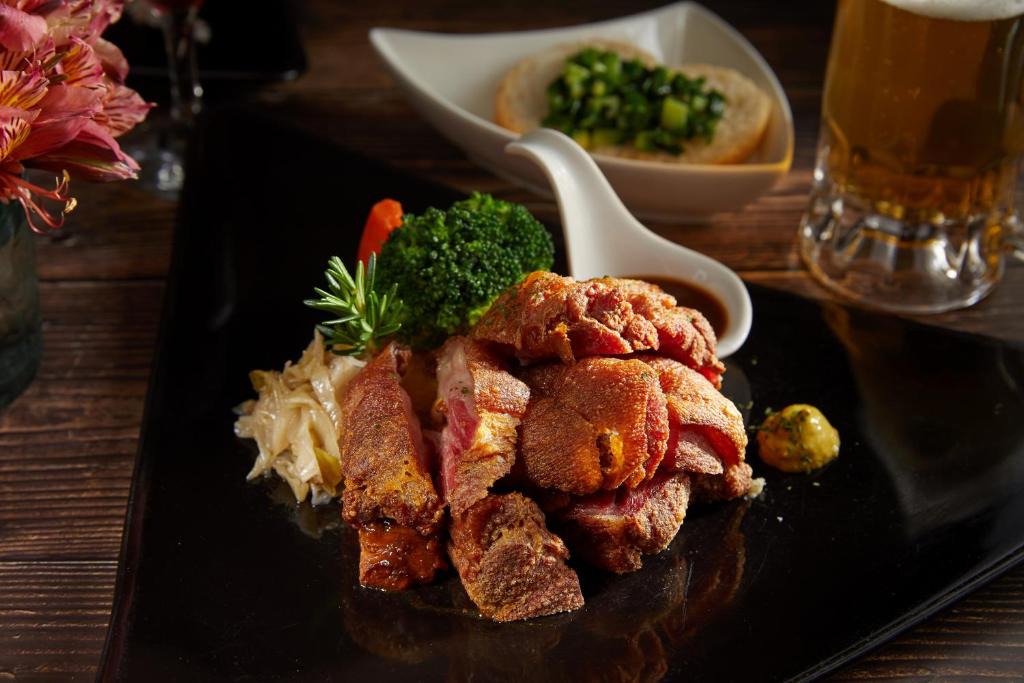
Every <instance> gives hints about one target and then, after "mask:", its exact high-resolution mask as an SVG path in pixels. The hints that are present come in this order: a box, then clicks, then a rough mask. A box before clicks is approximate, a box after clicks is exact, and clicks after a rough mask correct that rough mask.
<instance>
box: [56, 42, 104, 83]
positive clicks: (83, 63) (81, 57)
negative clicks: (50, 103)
mask: <svg viewBox="0 0 1024 683" xmlns="http://www.w3.org/2000/svg"><path fill="white" fill-rule="evenodd" d="M57 73H59V74H60V76H61V83H63V84H65V85H71V86H75V87H78V88H90V87H94V86H97V85H99V84H101V83H102V82H103V66H102V65H101V64H100V60H99V58H98V57H97V56H96V53H95V52H93V49H92V46H90V45H89V44H88V43H86V42H85V41H84V40H82V39H81V38H72V39H71V43H70V45H69V46H68V48H67V51H66V52H65V54H64V57H63V58H62V59H61V60H60V64H59V65H58V66H57ZM52 80H53V79H51V82H52Z"/></svg>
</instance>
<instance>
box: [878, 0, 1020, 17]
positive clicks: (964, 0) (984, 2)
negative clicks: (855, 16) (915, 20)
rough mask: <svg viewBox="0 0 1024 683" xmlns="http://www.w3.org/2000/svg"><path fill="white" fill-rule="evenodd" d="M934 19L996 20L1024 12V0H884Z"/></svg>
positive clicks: (883, 0) (894, 5)
mask: <svg viewBox="0 0 1024 683" xmlns="http://www.w3.org/2000/svg"><path fill="white" fill-rule="evenodd" d="M882 2H885V3H888V4H890V5H892V6H893V7H899V8H900V9H903V10H906V11H908V12H913V13H914V14H923V15H925V16H928V17H932V18H934V19H955V20H957V21H994V20H997V19H1009V18H1010V17H1015V16H1017V15H1018V14H1024V0H882Z"/></svg>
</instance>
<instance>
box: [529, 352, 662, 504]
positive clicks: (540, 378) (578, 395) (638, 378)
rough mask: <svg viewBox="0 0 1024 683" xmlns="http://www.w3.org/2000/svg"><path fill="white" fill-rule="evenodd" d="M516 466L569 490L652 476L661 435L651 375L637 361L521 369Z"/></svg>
mask: <svg viewBox="0 0 1024 683" xmlns="http://www.w3.org/2000/svg"><path fill="white" fill-rule="evenodd" d="M523 378H524V379H525V380H526V383H527V384H528V385H530V387H531V389H532V390H533V393H534V398H533V400H532V401H531V402H530V405H529V407H528V408H527V410H526V414H525V415H524V416H523V422H522V427H521V430H520V431H521V436H520V447H519V457H520V459H521V466H520V468H519V471H520V472H521V473H522V474H523V476H524V477H525V478H526V479H527V480H528V481H529V482H530V484H532V485H533V486H535V487H540V488H547V489H556V490H559V491H565V492H568V493H573V494H576V495H585V494H588V493H594V492H596V491H599V490H602V489H606V490H610V489H614V488H617V487H618V486H621V485H626V486H631V487H632V486H637V485H639V484H640V482H642V481H644V480H645V479H647V478H650V477H651V476H653V475H654V472H655V470H657V468H658V465H659V463H660V462H661V460H662V458H663V457H664V455H665V449H666V446H667V443H668V437H669V423H668V411H667V407H666V401H665V395H664V393H663V391H662V389H661V385H660V384H659V382H658V377H657V373H656V372H654V371H653V370H652V369H651V367H650V366H648V365H647V364H646V363H643V362H641V361H639V360H624V359H621V358H600V357H595V358H584V359H583V360H581V361H579V362H578V363H573V364H572V365H562V364H559V363H553V364H548V365H540V366H534V367H531V368H529V369H527V370H526V372H524V374H523Z"/></svg>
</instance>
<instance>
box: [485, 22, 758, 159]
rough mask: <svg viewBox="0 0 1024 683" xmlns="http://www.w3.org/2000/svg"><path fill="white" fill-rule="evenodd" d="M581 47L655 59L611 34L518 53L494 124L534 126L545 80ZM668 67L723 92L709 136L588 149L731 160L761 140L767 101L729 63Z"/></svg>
mask: <svg viewBox="0 0 1024 683" xmlns="http://www.w3.org/2000/svg"><path fill="white" fill-rule="evenodd" d="M585 47H594V48H597V49H599V50H609V51H612V52H615V53H617V54H618V55H619V56H620V57H622V58H623V59H639V60H640V61H642V62H643V63H644V64H646V65H647V66H654V65H656V64H657V60H655V59H654V57H652V56H651V55H649V54H647V53H646V52H644V51H643V50H641V49H640V48H638V47H635V46H633V45H630V44H628V43H623V42H619V41H614V40H604V39H598V40H588V41H587V42H585V43H575V44H572V45H559V46H556V47H553V48H551V49H549V50H547V51H545V52H542V53H540V54H537V55H533V56H531V57H527V58H526V59H523V60H522V61H520V62H519V63H517V64H516V65H515V66H513V67H512V68H511V69H510V70H509V71H508V72H507V73H506V74H505V76H504V77H503V78H502V79H501V82H500V83H499V84H498V92H497V95H496V96H495V101H494V118H495V121H496V122H497V123H498V125H500V126H502V127H504V128H508V129H509V130H511V131H514V132H516V133H525V132H527V131H530V130H533V129H535V128H539V127H540V122H541V120H542V119H543V118H544V117H545V116H546V115H547V111H548V100H547V87H548V85H550V84H551V82H552V81H553V80H555V79H556V78H557V77H558V75H559V74H560V73H561V71H562V66H563V65H564V64H565V60H566V59H568V58H569V57H570V56H572V55H574V54H576V53H577V52H579V51H580V50H582V49H583V48H585ZM672 71H673V72H681V73H683V74H684V75H686V76H687V77H688V78H697V77H703V78H704V79H705V81H706V83H707V85H708V87H710V88H714V89H715V90H718V91H719V92H721V93H722V94H723V95H724V96H725V112H724V113H723V115H722V119H721V120H720V121H719V122H718V125H717V126H716V127H715V134H714V136H713V137H712V139H711V141H710V142H708V141H706V140H704V139H702V138H695V139H693V140H688V141H684V142H683V152H682V153H681V154H670V153H668V152H663V151H654V152H642V151H640V150H638V149H635V148H634V147H632V146H631V145H614V146H603V147H596V148H593V149H591V150H590V151H591V152H592V153H594V154H606V155H609V156H617V157H624V158H628V159H645V160H649V161H664V162H668V163H675V164H734V163H738V162H741V161H743V160H745V159H746V158H747V157H749V156H750V155H751V154H752V153H753V152H754V151H755V150H756V149H757V148H758V147H759V146H760V144H761V140H762V139H763V138H764V133H765V130H766V129H767V128H768V119H769V118H770V116H771V101H770V100H769V99H768V95H767V94H765V93H764V92H763V91H762V90H761V89H760V88H758V87H757V86H756V85H755V84H754V82H753V81H751V80H750V79H749V78H747V77H746V76H744V75H743V74H741V73H739V72H738V71H735V70H733V69H729V68H726V67H723V66H713V65H710V64H684V65H683V66H681V67H679V68H676V69H672Z"/></svg>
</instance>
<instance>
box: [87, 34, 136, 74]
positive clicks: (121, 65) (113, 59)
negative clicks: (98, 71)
mask: <svg viewBox="0 0 1024 683" xmlns="http://www.w3.org/2000/svg"><path fill="white" fill-rule="evenodd" d="M92 49H93V50H94V51H95V52H96V56H97V57H98V58H99V60H100V64H102V65H103V72H104V73H105V74H106V75H107V77H108V78H110V80H112V81H114V82H115V83H124V79H125V78H127V77H128V60H127V59H125V56H124V54H123V53H122V52H121V49H120V48H119V47H117V45H114V44H113V43H112V42H110V41H109V40H104V39H103V38H97V39H96V42H95V43H93V44H92Z"/></svg>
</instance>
